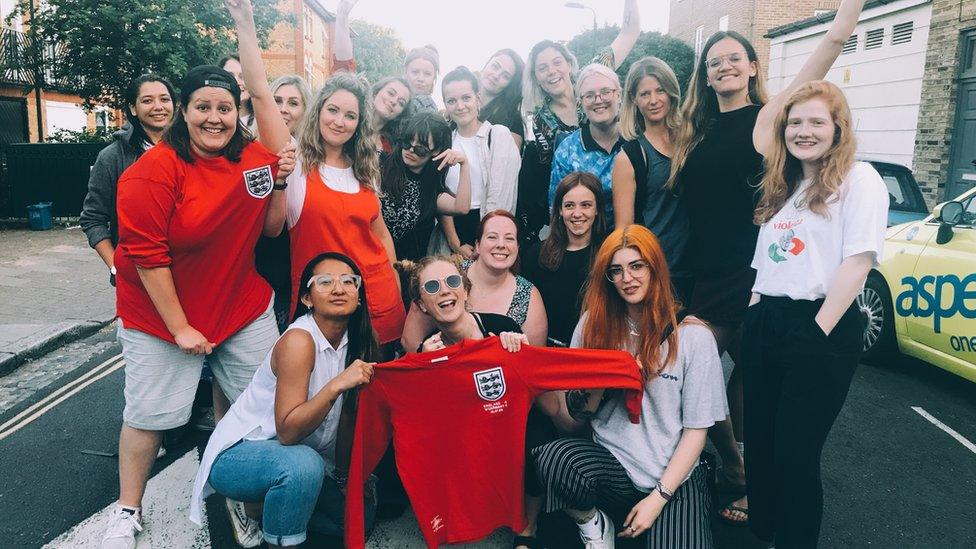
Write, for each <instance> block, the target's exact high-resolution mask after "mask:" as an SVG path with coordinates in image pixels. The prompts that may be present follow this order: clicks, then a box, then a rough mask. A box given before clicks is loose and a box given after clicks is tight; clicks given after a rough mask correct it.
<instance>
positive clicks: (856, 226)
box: [752, 162, 889, 300]
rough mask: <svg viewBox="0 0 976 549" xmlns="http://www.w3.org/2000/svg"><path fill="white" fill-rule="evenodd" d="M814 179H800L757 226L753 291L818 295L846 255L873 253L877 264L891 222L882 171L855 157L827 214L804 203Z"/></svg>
mask: <svg viewBox="0 0 976 549" xmlns="http://www.w3.org/2000/svg"><path fill="white" fill-rule="evenodd" d="M809 184H810V180H804V181H802V182H801V183H800V184H799V185H798V186H797V189H796V191H794V193H793V196H791V197H790V198H789V200H787V201H786V204H784V205H783V207H782V208H781V209H780V211H779V212H777V213H776V215H774V216H773V217H772V219H770V220H769V221H767V222H766V223H764V224H763V225H762V227H760V229H759V240H758V241H757V242H756V253H755V255H753V258H752V267H753V268H754V269H756V271H757V274H756V283H755V285H753V287H752V291H753V292H754V293H758V294H762V295H767V296H785V297H789V298H790V299H807V300H815V299H820V298H823V297H826V295H827V289H828V288H830V283H831V281H832V280H833V279H834V275H835V274H836V273H837V269H838V267H840V264H841V262H842V261H844V259H845V258H847V257H850V256H852V255H857V254H860V253H864V252H873V254H874V264H875V265H877V263H878V257H880V255H881V249H882V246H883V245H884V235H885V230H886V228H887V225H888V203H889V198H888V189H887V187H886V186H885V184H884V181H883V180H882V179H881V176H880V175H878V172H877V171H876V170H875V169H874V167H872V166H871V165H870V164H868V163H866V162H856V163H855V164H854V166H853V167H852V168H851V171H850V172H848V173H847V176H846V177H845V178H844V182H843V183H842V184H841V187H840V191H839V194H840V197H839V199H835V198H831V199H830V200H828V202H827V213H828V215H827V216H822V215H819V214H816V213H814V212H812V211H810V210H809V209H807V208H806V206H803V205H802V204H799V207H798V203H801V201H802V199H803V196H804V191H805V190H806V188H807V187H808V186H809Z"/></svg>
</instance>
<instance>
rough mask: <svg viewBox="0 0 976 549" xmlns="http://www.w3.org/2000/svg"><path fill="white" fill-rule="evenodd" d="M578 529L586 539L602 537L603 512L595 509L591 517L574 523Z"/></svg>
mask: <svg viewBox="0 0 976 549" xmlns="http://www.w3.org/2000/svg"><path fill="white" fill-rule="evenodd" d="M576 525H577V526H579V529H580V535H581V536H582V537H583V538H584V539H587V540H595V539H601V538H603V513H600V512H599V511H597V512H596V513H594V514H593V518H591V519H590V520H588V521H586V522H578V523H576Z"/></svg>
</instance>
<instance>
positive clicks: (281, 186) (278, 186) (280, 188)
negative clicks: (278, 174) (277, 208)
mask: <svg viewBox="0 0 976 549" xmlns="http://www.w3.org/2000/svg"><path fill="white" fill-rule="evenodd" d="M287 188H288V182H286V181H282V182H281V183H278V182H277V181H275V183H274V190H276V191H283V190H285V189H287Z"/></svg>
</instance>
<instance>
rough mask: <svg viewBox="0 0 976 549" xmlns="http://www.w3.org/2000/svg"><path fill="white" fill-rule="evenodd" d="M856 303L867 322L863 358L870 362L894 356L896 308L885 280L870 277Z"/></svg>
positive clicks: (863, 338) (863, 340)
mask: <svg viewBox="0 0 976 549" xmlns="http://www.w3.org/2000/svg"><path fill="white" fill-rule="evenodd" d="M855 302H856V303H857V306H858V308H859V309H860V310H861V314H862V315H863V316H864V320H865V322H864V335H863V337H862V339H861V343H862V347H861V348H862V351H863V355H862V358H863V359H864V360H868V361H870V360H875V359H878V358H881V357H884V356H887V355H890V354H892V353H893V352H894V351H895V324H894V320H895V318H894V308H893V307H892V306H891V293H890V292H889V290H888V285H887V284H885V281H884V279H883V278H881V277H880V276H877V275H872V276H869V277H868V279H867V280H866V281H865V283H864V289H863V290H861V293H860V294H859V295H858V296H857V300H856V301H855Z"/></svg>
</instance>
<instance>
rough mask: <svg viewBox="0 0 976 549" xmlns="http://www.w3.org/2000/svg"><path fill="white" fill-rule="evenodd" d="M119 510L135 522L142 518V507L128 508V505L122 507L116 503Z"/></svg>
mask: <svg viewBox="0 0 976 549" xmlns="http://www.w3.org/2000/svg"><path fill="white" fill-rule="evenodd" d="M116 505H118V506H119V509H121V510H123V511H125V512H127V513H129V514H130V515H132V516H134V517H135V518H136V519H137V520H138V519H141V518H142V507H129V506H128V505H122V504H121V503H116Z"/></svg>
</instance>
